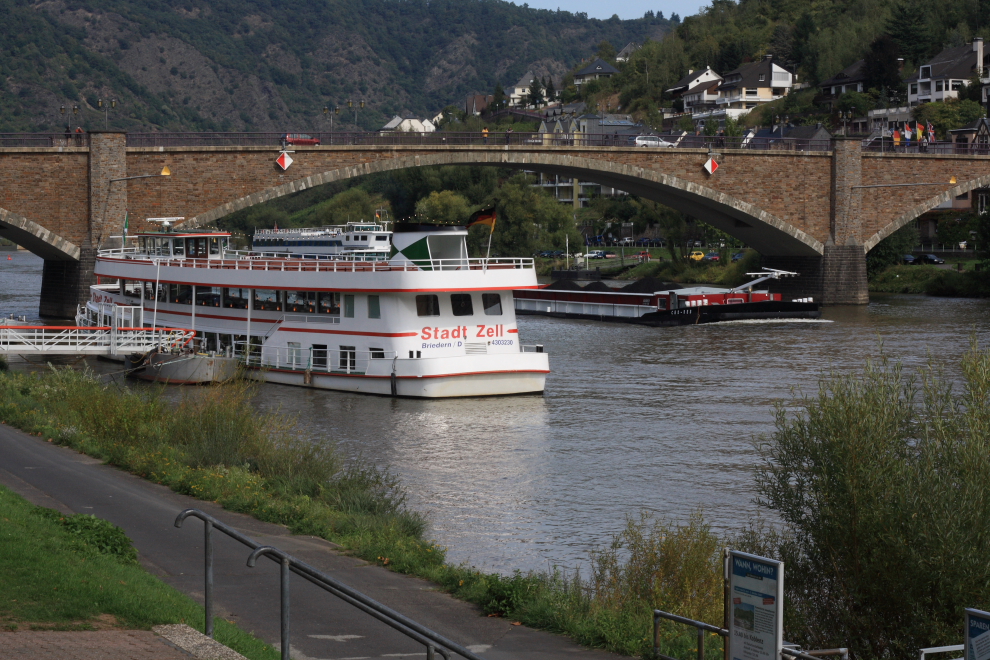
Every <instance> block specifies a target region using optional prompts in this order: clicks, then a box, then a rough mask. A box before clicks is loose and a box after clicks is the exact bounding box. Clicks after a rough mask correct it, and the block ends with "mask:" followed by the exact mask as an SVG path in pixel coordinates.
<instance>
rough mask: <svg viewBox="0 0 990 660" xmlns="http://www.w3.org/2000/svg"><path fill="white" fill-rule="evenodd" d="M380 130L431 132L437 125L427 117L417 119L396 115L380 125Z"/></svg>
mask: <svg viewBox="0 0 990 660" xmlns="http://www.w3.org/2000/svg"><path fill="white" fill-rule="evenodd" d="M442 114H443V113H441V116H442ZM381 130H382V131H396V132H401V133H432V132H433V131H435V130H437V127H436V126H434V125H433V122H431V121H430V120H429V119H417V118H416V117H412V116H409V117H400V116H399V115H396V116H394V117H392V121H390V122H389V123H387V124H385V125H384V126H382V129H381Z"/></svg>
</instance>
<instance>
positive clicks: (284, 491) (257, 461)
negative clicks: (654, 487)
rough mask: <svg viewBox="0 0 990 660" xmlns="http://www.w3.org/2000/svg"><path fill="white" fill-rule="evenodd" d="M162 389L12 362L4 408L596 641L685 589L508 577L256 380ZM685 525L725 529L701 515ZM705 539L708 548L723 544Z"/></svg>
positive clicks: (299, 530)
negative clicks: (435, 532)
mask: <svg viewBox="0 0 990 660" xmlns="http://www.w3.org/2000/svg"><path fill="white" fill-rule="evenodd" d="M161 391H162V389H161V388H155V389H151V390H143V391H135V390H130V389H127V388H118V387H116V386H113V385H106V384H104V383H102V382H100V381H99V380H98V379H97V378H96V377H95V376H93V375H89V374H83V373H79V372H76V371H72V370H68V369H63V370H58V371H49V372H44V373H35V374H27V373H11V372H6V373H4V374H2V375H0V420H2V421H3V422H4V423H7V424H10V425H12V426H15V427H18V428H21V429H23V430H26V431H29V432H31V433H34V434H37V435H39V436H40V437H42V438H45V439H48V440H49V441H50V442H52V443H57V444H60V445H65V446H68V447H72V448H73V449H76V450H78V451H82V452H84V453H86V454H88V455H90V456H93V457H96V458H99V459H102V460H104V461H106V462H107V463H109V464H111V465H114V466H117V467H121V468H123V469H125V470H128V471H130V472H132V473H134V474H137V475H138V476H141V477H144V478H146V479H149V480H151V481H154V482H156V483H160V484H163V485H165V486H168V487H169V488H171V489H172V490H174V491H176V492H179V493H183V494H185V495H190V496H193V497H197V498H200V499H204V500H208V501H214V502H217V503H218V504H220V505H221V506H223V507H224V508H225V509H228V510H231V511H237V512H240V513H247V514H249V515H252V516H254V517H255V518H257V519H259V520H262V521H266V522H272V523H277V524H281V525H285V526H286V527H288V528H289V530H291V531H292V532H293V533H295V534H308V535H313V536H318V537H321V538H324V539H326V540H328V541H331V542H333V543H336V544H339V545H340V546H342V547H343V548H344V549H345V550H346V551H348V552H350V553H351V554H353V555H355V556H357V557H361V558H362V559H365V560H367V561H370V562H374V563H377V564H379V565H381V566H385V567H388V568H389V569H391V570H394V571H397V572H400V573H407V574H412V575H416V576H419V577H423V578H426V579H428V580H431V581H432V582H434V583H435V584H437V585H439V586H440V587H441V588H442V589H443V590H445V591H447V592H449V593H451V594H453V595H454V596H456V597H458V598H461V599H463V600H466V601H468V602H471V603H475V604H477V605H479V606H481V608H482V611H483V613H484V614H487V615H490V616H499V617H510V618H512V619H513V620H517V621H519V622H521V623H524V624H526V625H529V626H531V627H536V628H540V629H543V630H549V631H552V632H557V633H562V634H565V635H568V636H570V637H572V638H573V639H574V640H575V641H578V642H579V643H583V644H586V645H588V646H593V647H599V648H605V649H608V650H610V651H614V652H618V653H623V654H627V655H644V654H647V653H649V652H650V649H651V648H652V641H651V640H652V635H651V629H652V618H651V616H650V611H651V610H652V608H653V607H654V606H655V604H654V601H655V600H656V599H658V598H659V599H669V598H672V597H673V598H676V593H674V592H672V593H669V594H661V593H659V592H658V593H656V594H654V593H650V594H644V595H642V596H640V597H636V598H632V599H630V598H628V596H624V597H621V598H618V597H617V596H618V595H619V594H612V595H611V596H610V597H609V599H606V600H603V596H602V595H603V594H604V593H605V592H604V591H603V590H602V589H600V588H591V586H590V585H589V584H588V583H586V582H585V581H583V580H581V579H579V578H578V577H576V576H574V575H571V576H566V575H563V574H561V573H559V572H549V573H529V574H525V575H524V574H522V573H520V572H517V573H516V574H514V575H513V576H511V577H504V576H500V575H497V574H492V573H485V572H482V571H478V570H476V569H474V568H472V567H469V566H465V565H451V564H448V563H446V561H445V548H443V547H441V546H438V545H437V544H435V543H432V542H430V541H429V540H427V539H426V535H425V531H426V525H425V520H424V519H423V518H422V516H420V515H419V514H417V513H415V512H413V511H410V510H409V509H408V508H407V507H406V505H405V494H404V492H403V491H402V488H401V487H400V485H399V484H398V483H397V481H396V480H395V478H394V477H392V476H391V475H389V474H388V473H387V472H384V471H381V470H377V469H375V468H373V467H369V466H367V465H364V464H361V463H352V464H345V463H344V462H343V461H342V460H341V458H340V456H339V454H338V453H337V452H336V450H335V448H334V447H333V446H332V445H330V444H328V443H322V444H319V443H318V444H313V443H309V442H304V441H298V440H294V439H293V437H292V435H291V431H292V427H291V424H289V423H288V422H287V420H285V419H284V418H281V417H279V416H278V415H272V414H264V413H259V412H257V411H256V410H254V409H253V408H252V407H251V406H250V404H249V401H250V396H251V394H252V393H253V392H254V386H253V385H251V384H248V383H238V382H235V383H231V384H227V385H224V386H220V387H214V388H209V389H199V390H197V391H196V393H197V396H196V397H195V398H193V397H192V396H187V397H184V398H183V399H182V401H180V402H179V403H178V404H171V403H169V402H168V401H166V400H164V399H163V398H162V396H161V394H160V393H161ZM645 525H646V524H645V523H644V524H643V526H641V527H642V530H645V531H641V534H640V535H641V536H642V535H643V534H646V535H647V536H649V535H650V534H653V536H660V537H666V536H670V535H671V533H672V532H675V531H677V532H679V533H680V530H681V528H679V527H655V529H658V530H666V531H658V532H649V530H647V527H646V526H645ZM693 525H694V524H693ZM650 529H654V527H650ZM683 534H687V535H688V536H690V537H699V538H711V539H714V538H715V536H714V535H713V534H711V532H710V530H709V529H708V528H707V526H705V525H704V524H703V523H702V522H701V521H700V520H698V521H697V524H696V525H694V526H689V527H688V528H686V531H684V532H683ZM708 546H710V547H708ZM699 547H701V548H702V549H704V548H707V552H708V554H709V555H710V554H711V551H712V550H713V549H714V550H715V551H716V554H717V548H719V547H721V546H720V544H719V543H718V542H714V543H708V544H707V545H703V546H699ZM675 551H676V552H675ZM654 554H657V553H656V552H654ZM682 555H683V553H681V548H674V547H673V546H671V547H669V548H668V549H667V550H664V551H663V552H660V553H659V555H658V559H656V561H655V562H654V563H657V564H658V565H664V566H666V567H667V568H666V570H667V572H668V573H669V574H670V575H669V581H670V583H672V584H673V583H678V582H679V581H680V580H681V578H682V577H683V576H682V575H679V572H683V570H684V566H685V564H684V562H685V561H687V560H690V559H692V558H694V559H696V557H694V555H692V554H690V553H689V554H687V555H683V556H682ZM595 561H596V560H595V559H594V558H593V561H592V564H593V565H597V564H595ZM603 561H604V560H603ZM702 564H704V562H702ZM624 567H625V564H624V563H623V562H616V561H615V558H608V559H607V561H604V563H601V570H598V571H597V573H598V574H605V573H608V572H609V571H612V572H614V573H616V575H618V573H619V572H621V571H622V570H624ZM671 567H673V568H671ZM714 574H717V571H714V572H713V575H714ZM695 591H696V590H695ZM716 591H718V590H717V589H716ZM707 595H708V596H711V598H705V599H700V600H699V601H698V602H701V601H711V602H717V600H718V599H717V593H715V592H713V593H711V594H707ZM669 606H670V607H675V606H676V607H677V609H678V610H679V611H681V612H683V613H684V614H685V615H687V616H695V617H699V618H704V619H706V620H708V619H714V618H717V617H715V616H714V615H711V613H708V612H706V611H704V610H703V609H698V608H692V607H691V606H690V603H688V606H687V607H685V604H684V603H683V602H678V601H677V600H676V599H675V600H670V601H669ZM712 622H713V623H716V621H714V620H713V621H712ZM692 643H694V642H693V636H692V635H690V634H687V631H685V630H681V629H677V628H676V627H672V628H671V629H670V630H666V631H665V636H664V642H663V645H662V646H663V648H664V649H665V652H668V653H678V652H681V651H685V650H687V649H689V648H690V646H691V644H692ZM716 646H717V645H712V653H713V658H714V656H715V655H716V650H717V649H716Z"/></svg>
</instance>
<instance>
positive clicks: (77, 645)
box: [0, 630, 193, 660]
mask: <svg viewBox="0 0 990 660" xmlns="http://www.w3.org/2000/svg"><path fill="white" fill-rule="evenodd" d="M0 657H3V658H4V659H5V660H109V659H111V658H112V659H113V660H190V659H191V658H192V657H193V656H191V655H190V654H188V653H186V652H185V651H183V650H181V649H178V648H176V647H175V646H172V645H171V644H169V643H168V642H167V641H165V640H164V639H162V638H161V637H158V636H157V635H155V633H153V632H150V631H145V630H98V631H87V632H47V631H46V632H41V631H32V632H11V633H0Z"/></svg>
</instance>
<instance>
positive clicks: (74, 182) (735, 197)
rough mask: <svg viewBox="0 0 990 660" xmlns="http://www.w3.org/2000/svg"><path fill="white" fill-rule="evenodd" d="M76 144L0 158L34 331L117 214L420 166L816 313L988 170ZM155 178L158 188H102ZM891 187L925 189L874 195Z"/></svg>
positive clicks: (214, 211)
mask: <svg viewBox="0 0 990 660" xmlns="http://www.w3.org/2000/svg"><path fill="white" fill-rule="evenodd" d="M89 137H90V141H91V146H89V147H88V148H87V147H86V146H81V147H80V146H73V147H49V148H6V149H0V236H6V237H11V238H14V237H15V236H16V238H15V240H18V241H19V242H21V243H22V244H23V245H25V246H26V247H28V248H29V249H31V250H32V251H34V252H36V253H37V254H40V255H42V256H43V257H44V258H45V259H46V266H45V276H44V282H43V302H42V310H43V313H45V314H46V315H55V316H65V315H71V313H74V311H75V304H76V303H78V302H81V301H83V300H85V299H86V297H87V295H86V294H87V287H88V286H89V283H90V282H91V280H92V269H91V265H92V259H93V256H94V254H95V250H96V249H98V248H99V247H100V246H101V245H102V246H107V245H109V243H108V241H109V237H110V236H111V235H116V234H119V233H120V230H121V227H122V223H123V218H124V213H125V209H129V212H130V218H131V223H130V228H131V232H132V233H133V232H137V231H142V230H149V229H152V227H150V226H148V224H147V223H146V222H145V218H148V217H154V216H163V215H168V216H184V217H186V218H187V225H188V226H203V225H206V224H209V223H211V222H213V221H215V220H217V219H219V218H221V217H223V216H224V215H226V214H228V213H230V212H232V211H235V210H238V209H241V208H246V207H249V206H252V205H254V204H258V203H260V202H263V201H266V200H269V199H274V198H276V197H279V196H282V195H287V194H291V193H293V192H297V191H299V190H303V189H306V188H310V187H313V186H317V185H322V184H325V183H329V182H332V181H340V180H344V179H348V178H353V177H358V176H363V175H366V174H372V173H376V172H387V171H393V170H398V169H403V168H409V167H422V166H431V165H487V166H497V167H508V168H515V169H527V170H537V171H544V172H548V173H561V174H565V175H570V176H574V175H579V176H580V177H581V178H584V179H591V180H598V181H601V182H602V183H605V184H607V185H614V186H615V187H617V188H619V189H623V190H626V191H629V192H632V193H634V194H637V195H641V196H644V197H647V198H649V199H654V200H656V201H659V202H662V203H664V204H667V205H669V206H672V207H673V208H677V209H680V210H682V211H684V212H686V213H690V214H691V215H694V216H695V217H698V218H699V219H701V220H703V221H705V222H709V223H710V224H713V225H714V226H716V227H719V228H720V229H723V230H725V231H727V232H728V233H730V234H732V235H734V236H737V237H739V238H740V239H742V240H744V241H746V242H747V243H748V244H749V245H751V246H753V247H754V248H755V249H757V250H758V251H760V252H761V253H762V254H763V255H764V256H765V258H764V264H765V265H767V266H773V265H774V264H777V265H776V266H773V267H780V268H783V269H785V270H794V271H797V272H800V273H801V277H800V278H798V279H796V280H794V279H792V280H784V281H781V282H780V283H776V284H775V286H780V287H783V289H786V290H788V291H793V293H794V294H795V295H800V294H803V295H814V296H815V297H817V298H819V299H821V300H824V301H825V302H826V303H829V304H862V303H864V302H866V277H865V254H866V252H867V251H868V250H869V249H871V248H872V247H873V246H875V245H876V244H877V243H878V242H879V241H880V240H882V239H883V238H885V237H886V236H888V235H890V234H891V233H893V232H894V231H896V229H898V228H899V227H901V226H903V225H904V224H906V223H907V222H910V221H911V220H913V219H914V218H916V217H917V216H918V215H920V214H921V213H923V212H925V211H927V210H929V209H931V208H934V207H935V206H937V205H938V204H939V203H941V202H943V201H946V200H948V199H950V198H951V197H952V196H955V195H959V194H961V193H964V192H967V191H969V190H972V189H974V188H977V187H982V186H986V185H990V157H987V156H970V155H951V154H950V155H941V154H939V155H935V154H933V155H928V154H890V153H885V154H878V153H862V151H861V148H860V143H859V142H858V141H855V140H836V141H835V143H834V145H835V146H834V150H833V151H830V152H821V151H819V152H801V151H784V150H772V151H758V150H745V149H744V150H731V149H726V150H724V153H723V154H722V155H721V161H720V165H721V167H720V168H719V170H718V171H717V172H716V173H715V174H714V175H708V174H707V173H705V171H704V170H703V169H702V165H703V163H704V162H705V160H706V159H707V158H708V152H707V151H705V150H702V149H642V148H639V149H637V148H632V147H587V146H544V145H523V144H520V145H511V146H505V145H482V144H478V145H463V146H445V145H411V146H357V145H345V146H338V145H334V146H320V147H295V151H294V153H293V159H294V160H295V162H294V163H293V164H292V165H291V166H290V168H289V169H288V171H282V170H281V169H280V168H279V167H278V166H277V165H276V164H275V158H276V157H277V155H278V148H277V147H276V146H271V147H258V146H255V147H233V146H232V147H126V136H125V135H124V134H123V133H115V132H94V133H92V134H91V135H90V136H89ZM166 165H167V166H168V167H169V168H170V169H171V171H172V175H171V176H170V177H161V178H150V179H135V180H131V181H121V182H117V183H110V179H114V178H122V177H125V176H127V175H128V173H130V174H131V175H140V174H156V173H158V172H160V171H161V169H162V167H163V166H166ZM951 176H955V177H956V179H957V183H956V184H955V185H952V184H950V183H949V178H950V177H951ZM895 183H896V184H902V183H925V184H935V185H924V186H917V187H911V186H898V187H887V186H889V185H890V184H895ZM870 186H874V187H870ZM876 186H882V187H876ZM49 261H51V262H54V261H65V262H67V263H66V264H65V265H57V264H51V265H49V264H48V263H47V262H49ZM784 264H791V265H792V266H793V267H786V266H785V265H784ZM783 289H782V290H783Z"/></svg>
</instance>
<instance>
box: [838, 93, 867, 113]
mask: <svg viewBox="0 0 990 660" xmlns="http://www.w3.org/2000/svg"><path fill="white" fill-rule="evenodd" d="M835 105H836V108H837V109H838V110H842V111H852V113H853V114H854V115H855V116H857V117H865V116H866V113H867V112H869V111H870V110H872V109H873V99H872V98H871V97H870V95H869V94H864V93H863V92H846V93H845V94H843V95H842V96H840V97H839V100H838V102H837V103H836V104H835Z"/></svg>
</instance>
